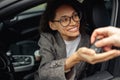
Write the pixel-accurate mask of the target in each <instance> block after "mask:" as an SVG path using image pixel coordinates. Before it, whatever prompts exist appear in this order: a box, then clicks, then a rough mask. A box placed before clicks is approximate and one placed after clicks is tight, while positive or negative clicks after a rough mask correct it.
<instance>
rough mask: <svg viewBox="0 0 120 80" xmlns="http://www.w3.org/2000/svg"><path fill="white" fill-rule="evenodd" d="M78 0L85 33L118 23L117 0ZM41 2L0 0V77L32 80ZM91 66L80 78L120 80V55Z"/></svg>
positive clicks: (119, 17) (43, 3) (118, 24)
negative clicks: (82, 12)
mask: <svg viewBox="0 0 120 80" xmlns="http://www.w3.org/2000/svg"><path fill="white" fill-rule="evenodd" d="M79 1H80V2H82V4H83V6H84V9H85V10H84V11H85V15H86V20H87V24H86V26H87V29H86V32H87V33H88V34H89V35H91V33H92V31H93V30H94V29H95V28H99V27H103V26H120V21H119V19H120V13H119V12H120V10H119V9H120V8H119V3H120V1H119V0H79ZM3 3H4V4H5V3H6V5H5V6H4V5H3ZM45 6H46V0H35V1H34V0H5V1H4V0H1V1H0V37H1V38H0V79H2V80H34V72H35V71H36V70H37V69H38V67H39V63H40V61H36V60H35V55H34V54H35V52H36V51H38V50H39V46H38V43H37V42H38V40H39V38H40V33H39V27H40V26H39V23H40V17H41V14H42V13H43V12H44V10H45ZM116 16H117V17H116ZM93 66H94V67H92V68H90V70H92V72H89V71H88V72H89V75H88V77H86V78H84V79H83V80H96V78H97V80H118V79H119V80H120V78H119V77H120V69H119V67H120V57H117V58H115V59H112V60H109V61H106V62H102V63H98V64H95V65H93Z"/></svg>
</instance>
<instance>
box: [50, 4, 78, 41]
mask: <svg viewBox="0 0 120 80" xmlns="http://www.w3.org/2000/svg"><path fill="white" fill-rule="evenodd" d="M49 25H50V28H51V29H52V30H57V31H58V32H59V33H60V34H61V36H62V38H63V39H64V40H73V39H75V38H76V37H77V36H78V35H79V34H80V31H79V28H80V19H79V17H78V14H77V13H76V11H75V10H74V9H73V8H72V7H70V6H69V5H63V6H61V7H59V8H58V9H57V10H56V17H55V19H54V21H53V22H51V21H50V22H49Z"/></svg>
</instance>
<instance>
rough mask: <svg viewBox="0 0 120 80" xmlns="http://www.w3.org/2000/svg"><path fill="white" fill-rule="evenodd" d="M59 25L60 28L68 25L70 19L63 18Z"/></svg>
mask: <svg viewBox="0 0 120 80" xmlns="http://www.w3.org/2000/svg"><path fill="white" fill-rule="evenodd" d="M60 23H61V25H62V26H67V25H69V23H70V17H68V16H64V17H62V18H61V19H60Z"/></svg>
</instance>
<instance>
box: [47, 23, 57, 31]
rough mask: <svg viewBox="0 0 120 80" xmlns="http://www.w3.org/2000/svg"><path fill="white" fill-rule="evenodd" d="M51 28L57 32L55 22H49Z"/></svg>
mask: <svg viewBox="0 0 120 80" xmlns="http://www.w3.org/2000/svg"><path fill="white" fill-rule="evenodd" d="M49 26H50V28H51V29H52V30H56V26H55V24H54V23H53V22H51V21H49Z"/></svg>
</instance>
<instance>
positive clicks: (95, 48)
mask: <svg viewBox="0 0 120 80" xmlns="http://www.w3.org/2000/svg"><path fill="white" fill-rule="evenodd" d="M96 41H98V39H96V40H95V42H96ZM95 42H94V43H95ZM94 43H93V44H92V45H91V46H90V48H91V49H93V50H95V52H96V53H100V52H101V51H102V48H101V47H96V46H95V44H94Z"/></svg>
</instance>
